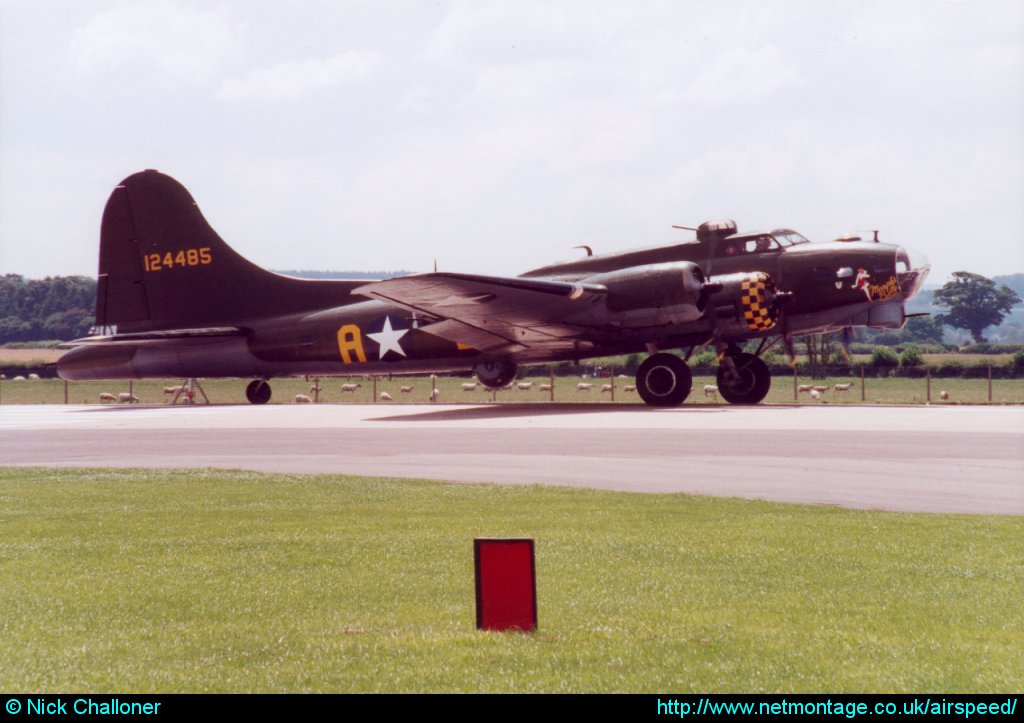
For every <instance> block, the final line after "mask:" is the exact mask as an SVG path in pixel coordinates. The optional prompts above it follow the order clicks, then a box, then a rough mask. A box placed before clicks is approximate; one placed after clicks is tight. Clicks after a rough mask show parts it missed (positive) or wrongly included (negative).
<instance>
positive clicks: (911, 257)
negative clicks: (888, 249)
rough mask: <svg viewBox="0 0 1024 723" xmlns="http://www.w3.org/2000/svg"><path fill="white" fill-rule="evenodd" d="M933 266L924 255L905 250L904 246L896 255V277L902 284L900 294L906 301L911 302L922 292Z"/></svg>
mask: <svg viewBox="0 0 1024 723" xmlns="http://www.w3.org/2000/svg"><path fill="white" fill-rule="evenodd" d="M931 269H932V267H931V264H929V263H928V259H926V258H925V257H924V254H921V253H918V252H917V251H912V250H910V249H905V248H903V247H902V246H901V247H900V249H899V251H897V253H896V276H897V278H898V279H899V282H900V294H902V295H903V300H904V301H910V300H911V299H913V298H914V297H915V296H917V292H918V291H920V290H921V285H922V284H923V283H924V280H925V277H926V276H928V272H929V271H931Z"/></svg>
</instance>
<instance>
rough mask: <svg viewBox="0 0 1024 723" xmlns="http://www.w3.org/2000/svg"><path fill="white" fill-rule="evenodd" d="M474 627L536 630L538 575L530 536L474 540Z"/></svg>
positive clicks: (481, 628)
mask: <svg viewBox="0 0 1024 723" xmlns="http://www.w3.org/2000/svg"><path fill="white" fill-rule="evenodd" d="M473 559H474V562H475V564H476V627H477V629H479V630H525V631H530V630H536V629H537V576H536V574H535V569H534V560H533V540H530V539H513V540H495V539H488V538H484V539H479V538H478V539H476V540H473Z"/></svg>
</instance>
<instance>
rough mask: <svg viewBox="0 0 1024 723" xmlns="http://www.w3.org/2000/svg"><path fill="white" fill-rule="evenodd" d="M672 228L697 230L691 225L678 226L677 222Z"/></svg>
mask: <svg viewBox="0 0 1024 723" xmlns="http://www.w3.org/2000/svg"><path fill="white" fill-rule="evenodd" d="M672 228H678V229H682V230H683V231H696V230H697V229H695V228H690V227H689V226H676V225H675V224H672Z"/></svg>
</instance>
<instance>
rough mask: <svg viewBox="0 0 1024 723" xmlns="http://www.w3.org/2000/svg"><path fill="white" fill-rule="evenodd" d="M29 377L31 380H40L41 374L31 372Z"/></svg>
mask: <svg viewBox="0 0 1024 723" xmlns="http://www.w3.org/2000/svg"><path fill="white" fill-rule="evenodd" d="M28 379H29V381H31V382H38V381H39V375H38V374H29V375H28Z"/></svg>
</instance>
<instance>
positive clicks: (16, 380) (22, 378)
mask: <svg viewBox="0 0 1024 723" xmlns="http://www.w3.org/2000/svg"><path fill="white" fill-rule="evenodd" d="M11 381H12V382H23V381H25V377H23V376H21V375H20V374H19V375H18V376H16V377H14V379H12V380H11Z"/></svg>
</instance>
